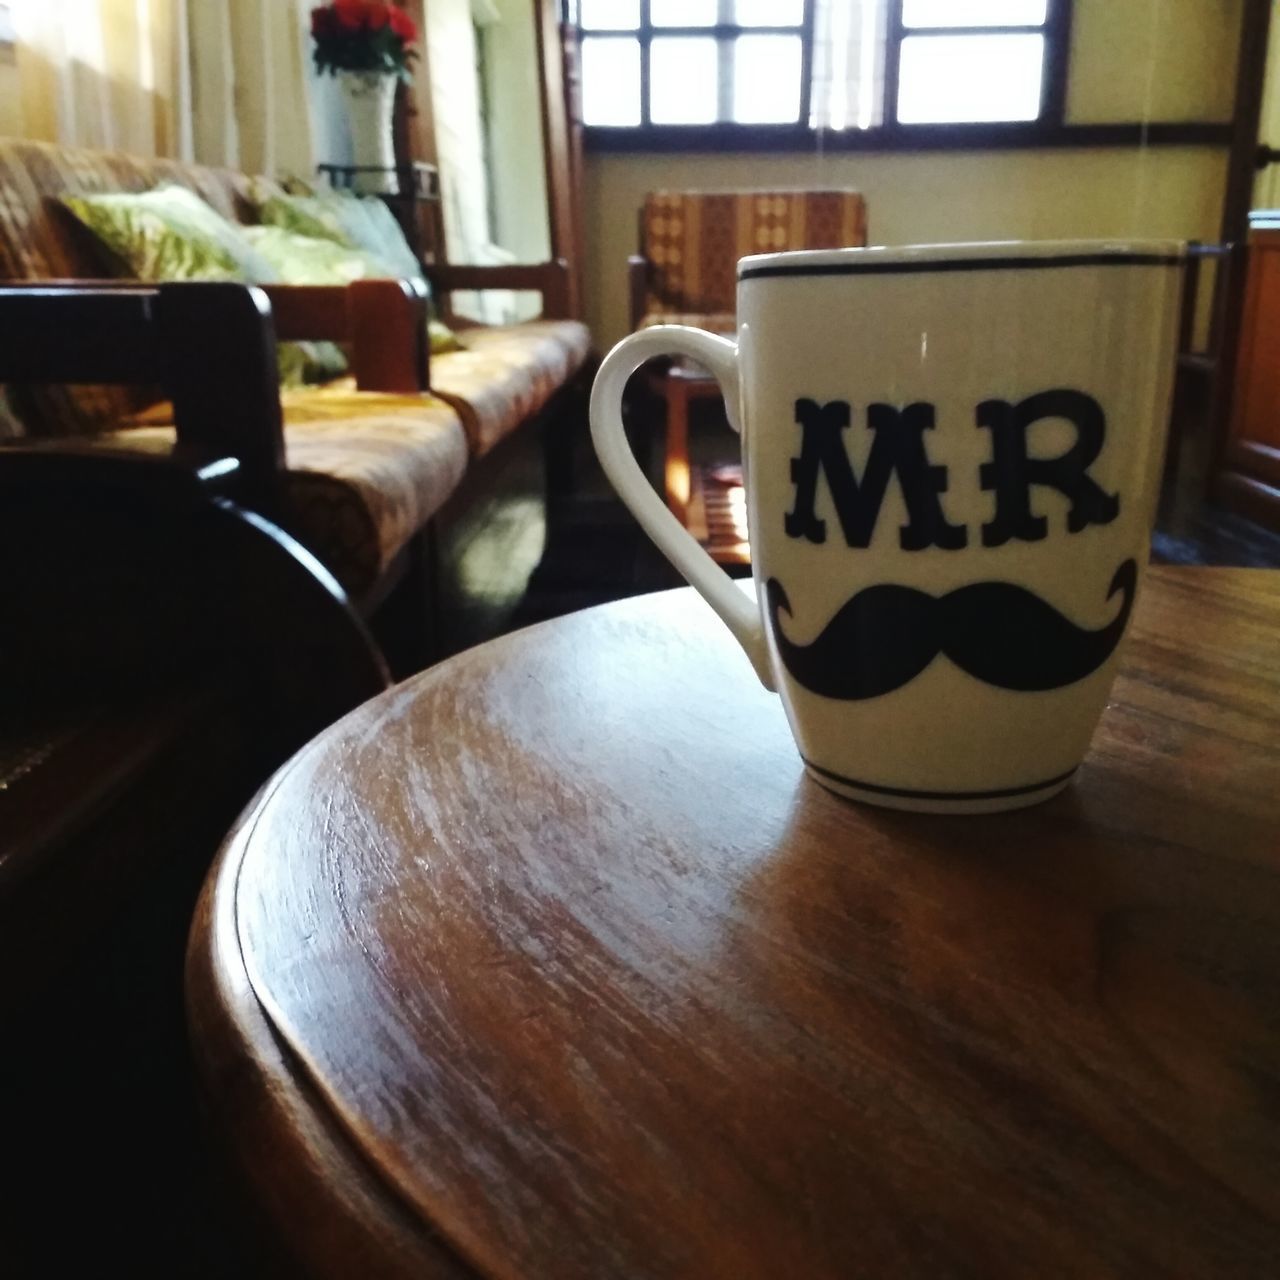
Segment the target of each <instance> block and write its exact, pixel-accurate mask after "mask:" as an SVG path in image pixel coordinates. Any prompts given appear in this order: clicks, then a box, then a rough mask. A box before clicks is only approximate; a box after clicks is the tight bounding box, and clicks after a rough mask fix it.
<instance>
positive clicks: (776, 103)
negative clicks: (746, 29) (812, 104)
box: [733, 36, 800, 124]
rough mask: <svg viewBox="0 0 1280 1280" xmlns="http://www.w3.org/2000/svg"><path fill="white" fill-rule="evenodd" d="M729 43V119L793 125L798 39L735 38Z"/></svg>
mask: <svg viewBox="0 0 1280 1280" xmlns="http://www.w3.org/2000/svg"><path fill="white" fill-rule="evenodd" d="M733 43H734V48H733V58H734V62H733V118H734V119H735V120H737V121H738V122H739V123H740V124H793V123H794V122H795V121H796V120H798V119H799V118H800V37H799V36H739V37H738V39H737V40H735V41H734V42H733Z"/></svg>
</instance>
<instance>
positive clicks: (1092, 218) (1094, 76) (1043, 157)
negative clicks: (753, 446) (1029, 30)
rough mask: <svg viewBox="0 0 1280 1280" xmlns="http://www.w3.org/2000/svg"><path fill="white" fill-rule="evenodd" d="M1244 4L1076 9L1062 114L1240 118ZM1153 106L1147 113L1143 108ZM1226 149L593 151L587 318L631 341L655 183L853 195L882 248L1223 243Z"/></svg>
mask: <svg viewBox="0 0 1280 1280" xmlns="http://www.w3.org/2000/svg"><path fill="white" fill-rule="evenodd" d="M1241 12H1242V0H1214V3H1212V4H1210V3H1206V2H1205V0H1123V3H1120V2H1118V0H1076V8H1075V23H1074V28H1073V40H1072V60H1071V61H1072V71H1071V82H1070V88H1069V96H1068V118H1069V120H1070V121H1071V122H1073V123H1085V122H1091V123H1096V122H1101V121H1108V120H1111V121H1117V120H1118V121H1133V120H1137V119H1143V118H1147V119H1152V120H1179V121H1187V120H1219V121H1226V120H1227V119H1229V117H1230V112H1231V97H1232V94H1233V92H1234V85H1235V51H1236V47H1237V42H1238V38H1239V26H1240V17H1241ZM1148 107H1149V110H1148V109H1147V108H1148ZM1226 174H1227V151H1226V148H1225V147H1186V148H1183V147H1153V148H1147V149H1142V150H1140V149H1137V148H1132V149H1130V148H1098V149H1088V150H1074V149H1072V150H1062V149H1056V150H1039V151H996V152H959V151H953V152H944V151H934V152H917V153H901V154H871V153H861V154H859V153H856V152H835V153H830V154H827V155H819V154H803V155H802V154H788V155H782V154H778V155H745V154H736V155H735V154H725V153H718V154H710V155H704V154H687V155H657V154H654V155H625V154H613V155H609V154H601V153H594V154H589V156H588V160H587V169H586V189H585V213H586V226H587V236H588V244H587V264H586V266H587V269H586V277H585V279H586V290H587V298H586V308H587V320H588V322H589V323H590V325H591V327H592V330H593V331H594V333H595V336H596V339H597V342H599V343H601V344H603V345H608V344H610V343H612V342H614V341H616V340H617V339H618V338H620V337H621V336H623V334H625V333H626V331H627V328H628V319H627V310H628V304H627V293H626V260H627V255H628V254H630V253H634V252H635V249H636V211H637V209H638V208H639V206H640V202H641V200H642V199H643V197H644V195H645V193H646V192H648V191H651V190H654V189H656V188H662V187H670V188H675V189H681V188H689V189H695V190H696V189H703V190H715V189H731V188H752V187H773V186H777V187H784V188H785V187H801V186H852V187H856V188H857V189H859V190H860V191H862V192H863V193H864V195H865V196H866V199H867V207H868V212H869V221H870V236H871V240H872V242H873V243H879V244H910V243H921V242H924V243H929V242H939V241H944V242H945V241H950V240H986V239H1010V238H1014V239H1018V238H1035V239H1050V238H1058V237H1062V238H1068V239H1074V238H1094V237H1111V236H1172V237H1176V238H1179V239H1192V238H1194V239H1204V240H1212V239H1215V238H1216V237H1217V234H1218V230H1219V219H1220V216H1221V205H1222V198H1223V194H1224V191H1225V184H1226Z"/></svg>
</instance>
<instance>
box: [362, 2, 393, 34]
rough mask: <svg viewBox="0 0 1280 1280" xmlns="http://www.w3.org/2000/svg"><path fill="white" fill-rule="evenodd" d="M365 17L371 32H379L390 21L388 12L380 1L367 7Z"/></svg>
mask: <svg viewBox="0 0 1280 1280" xmlns="http://www.w3.org/2000/svg"><path fill="white" fill-rule="evenodd" d="M366 16H367V21H368V23H369V29H370V30H371V31H381V30H382V28H383V27H385V26H386V25H387V23H388V22H390V21H391V12H390V10H389V9H388V7H387V6H386V5H385V4H382V3H380V0H375V2H374V3H373V4H371V5H370V6H369V8H368V10H367V12H366Z"/></svg>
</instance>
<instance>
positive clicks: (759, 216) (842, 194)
mask: <svg viewBox="0 0 1280 1280" xmlns="http://www.w3.org/2000/svg"><path fill="white" fill-rule="evenodd" d="M866 242H867V211H866V205H865V204H864V202H863V199H862V196H861V195H859V194H858V192H856V191H721V192H711V191H655V192H652V193H651V194H650V195H648V196H646V197H645V202H644V207H643V209H642V211H641V215H640V252H641V253H642V254H643V255H644V257H645V258H647V259H648V261H649V296H648V299H647V306H646V310H647V311H648V312H650V313H656V314H664V313H665V314H672V313H683V314H695V315H696V314H708V315H710V314H716V313H728V314H732V313H733V312H734V310H735V309H736V296H737V283H738V282H737V265H738V259H739V258H743V257H745V256H746V255H747V254H750V253H772V252H775V251H777V250H779V249H845V248H853V247H857V246H860V245H865V244H866Z"/></svg>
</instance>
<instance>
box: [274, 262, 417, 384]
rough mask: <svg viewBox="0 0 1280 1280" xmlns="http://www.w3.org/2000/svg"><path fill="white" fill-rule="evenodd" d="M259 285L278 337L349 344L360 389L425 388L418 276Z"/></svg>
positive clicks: (287, 339)
mask: <svg viewBox="0 0 1280 1280" xmlns="http://www.w3.org/2000/svg"><path fill="white" fill-rule="evenodd" d="M262 291H263V292H264V293H265V294H266V295H267V298H268V299H269V300H270V303H271V312H272V315H273V317H274V318H275V326H276V336H277V337H278V338H280V339H281V340H283V341H303V340H307V339H322V338H323V339H328V340H330V341H333V342H349V343H350V344H351V367H352V371H353V372H354V374H355V377H356V386H357V387H359V388H360V390H361V391H394V392H403V393H408V394H412V393H413V392H418V391H424V390H425V389H426V387H427V385H428V384H427V374H428V368H427V359H428V356H427V293H426V290H425V289H424V288H423V287H422V285H421V284H419V283H418V282H416V281H413V280H356V281H354V282H352V283H351V284H348V285H297V284H268V285H263V286H262Z"/></svg>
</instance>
